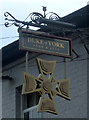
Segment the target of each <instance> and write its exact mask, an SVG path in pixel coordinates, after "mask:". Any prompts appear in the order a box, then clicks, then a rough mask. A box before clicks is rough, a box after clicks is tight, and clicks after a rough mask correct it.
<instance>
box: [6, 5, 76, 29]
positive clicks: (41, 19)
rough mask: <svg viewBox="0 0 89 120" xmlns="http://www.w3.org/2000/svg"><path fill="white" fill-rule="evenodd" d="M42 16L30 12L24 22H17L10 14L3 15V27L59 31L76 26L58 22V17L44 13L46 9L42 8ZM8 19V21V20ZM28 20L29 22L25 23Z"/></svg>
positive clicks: (51, 13) (50, 13) (54, 14)
mask: <svg viewBox="0 0 89 120" xmlns="http://www.w3.org/2000/svg"><path fill="white" fill-rule="evenodd" d="M43 10H44V16H43V15H42V14H40V13H38V12H32V13H30V14H29V15H28V17H27V18H26V19H25V20H24V21H21V20H17V19H16V18H15V17H14V16H13V15H11V13H9V12H6V13H4V16H5V20H6V22H5V26H6V27H10V26H12V25H15V26H16V27H19V28H22V27H25V26H26V27H27V28H28V27H29V26H33V27H38V28H44V29H52V28H53V29H60V28H75V27H76V26H75V25H73V24H70V23H66V22H63V21H61V20H60V17H59V16H58V15H57V14H56V13H53V12H49V13H47V14H46V13H45V12H46V7H43ZM9 17H10V19H9ZM28 18H29V21H26V20H27V19H28Z"/></svg>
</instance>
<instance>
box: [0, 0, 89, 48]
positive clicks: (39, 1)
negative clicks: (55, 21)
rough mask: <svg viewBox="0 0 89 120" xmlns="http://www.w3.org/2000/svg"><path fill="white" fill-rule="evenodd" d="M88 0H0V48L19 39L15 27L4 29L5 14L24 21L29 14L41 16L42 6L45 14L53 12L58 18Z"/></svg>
mask: <svg viewBox="0 0 89 120" xmlns="http://www.w3.org/2000/svg"><path fill="white" fill-rule="evenodd" d="M87 2H88V0H0V31H1V32H0V48H1V47H3V46H6V45H7V44H9V43H11V42H13V41H15V40H17V39H18V38H19V37H16V36H18V32H17V27H15V26H11V27H9V28H6V27H5V26H4V25H3V24H4V23H5V20H4V19H5V17H4V13H5V12H10V13H11V14H12V15H13V16H14V17H15V18H17V19H19V20H22V21H23V20H24V19H25V18H26V17H27V16H28V15H29V13H32V12H39V13H41V14H43V11H42V6H46V7H47V12H46V13H48V12H55V13H57V14H58V15H59V16H60V17H63V16H65V15H68V14H70V13H72V12H74V11H76V10H78V9H80V8H82V7H84V6H86V5H87Z"/></svg>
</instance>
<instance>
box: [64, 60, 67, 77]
mask: <svg viewBox="0 0 89 120" xmlns="http://www.w3.org/2000/svg"><path fill="white" fill-rule="evenodd" d="M64 79H67V65H66V58H64Z"/></svg>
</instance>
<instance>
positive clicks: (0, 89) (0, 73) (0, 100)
mask: <svg viewBox="0 0 89 120" xmlns="http://www.w3.org/2000/svg"><path fill="white" fill-rule="evenodd" d="M1 76H2V51H1V49H0V119H1V118H2V79H1Z"/></svg>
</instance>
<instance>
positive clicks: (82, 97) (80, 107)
mask: <svg viewBox="0 0 89 120" xmlns="http://www.w3.org/2000/svg"><path fill="white" fill-rule="evenodd" d="M73 49H74V50H75V51H76V52H77V53H78V54H79V58H76V59H73V60H71V59H66V61H67V62H66V65H67V67H66V70H67V79H70V94H71V101H68V100H65V99H64V98H61V97H59V96H55V104H56V108H57V111H58V113H59V114H58V115H53V114H51V113H46V112H44V113H38V112H37V107H34V108H33V109H31V110H30V111H29V113H30V114H29V117H30V118H37V117H38V118H45V117H46V118H87V52H86V50H85V49H84V47H83V44H82V43H81V42H80V39H76V40H74V41H73ZM73 56H74V57H75V55H73ZM30 57H31V56H30ZM38 57H39V58H43V59H45V60H56V61H57V64H56V69H55V73H54V76H55V79H56V80H60V79H64V62H63V60H64V59H63V58H61V57H58V56H52V55H46V54H40V55H39V56H38ZM13 65H15V63H13ZM24 71H25V62H23V63H21V64H17V65H15V66H13V67H10V68H9V66H8V67H7V69H5V68H3V75H10V76H12V77H13V78H14V80H3V83H2V87H3V89H2V101H3V102H2V115H3V118H15V117H16V87H18V86H20V85H22V83H23V72H24ZM29 73H30V74H32V75H34V76H38V75H39V71H38V68H37V64H36V58H33V59H31V60H30V61H29Z"/></svg>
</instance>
